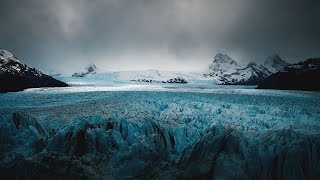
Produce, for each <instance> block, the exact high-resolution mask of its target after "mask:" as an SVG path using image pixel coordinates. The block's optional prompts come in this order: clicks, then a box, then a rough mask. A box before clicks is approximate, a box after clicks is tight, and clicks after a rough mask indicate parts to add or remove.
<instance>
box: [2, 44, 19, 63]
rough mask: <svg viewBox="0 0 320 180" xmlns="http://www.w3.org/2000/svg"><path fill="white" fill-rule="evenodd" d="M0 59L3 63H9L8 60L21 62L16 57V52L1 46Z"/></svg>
mask: <svg viewBox="0 0 320 180" xmlns="http://www.w3.org/2000/svg"><path fill="white" fill-rule="evenodd" d="M0 61H2V62H3V63H8V62H18V63H21V62H20V61H19V60H18V58H16V57H15V55H14V54H12V53H11V52H9V51H7V50H5V49H1V48H0Z"/></svg>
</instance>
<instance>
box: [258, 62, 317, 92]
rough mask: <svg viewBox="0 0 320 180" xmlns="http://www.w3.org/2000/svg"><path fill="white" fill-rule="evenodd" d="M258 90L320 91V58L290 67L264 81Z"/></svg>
mask: <svg viewBox="0 0 320 180" xmlns="http://www.w3.org/2000/svg"><path fill="white" fill-rule="evenodd" d="M258 89H282V90H304V91H320V58H311V59H307V60H305V61H303V62H299V63H297V64H292V65H289V66H287V67H285V68H284V69H283V70H282V71H280V72H277V73H275V74H273V75H271V76H269V77H268V78H266V79H265V80H264V81H262V82H261V83H260V84H259V85H258Z"/></svg>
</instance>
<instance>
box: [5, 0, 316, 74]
mask: <svg viewBox="0 0 320 180" xmlns="http://www.w3.org/2000/svg"><path fill="white" fill-rule="evenodd" d="M319 9H320V3H319V1H317V0H304V1H303V0H269V1H263V0H261V1H257V0H28V1H23V0H2V1H1V6H0V21H1V27H0V47H2V48H5V49H8V50H10V51H13V52H14V53H15V54H16V55H17V56H18V57H20V58H21V59H23V60H24V62H26V63H27V64H30V65H32V66H36V67H38V68H41V69H44V70H51V69H52V70H56V71H59V70H60V71H74V70H75V69H78V68H79V67H81V66H83V65H85V64H87V63H89V62H94V63H96V64H98V66H102V67H104V68H105V69H146V68H160V69H171V70H173V69H179V70H182V69H186V70H188V69H201V68H204V67H206V66H207V64H208V63H210V61H211V60H212V58H213V56H214V54H215V53H217V52H223V53H228V54H230V55H231V56H232V57H234V58H236V59H239V60H241V61H243V62H246V61H249V60H250V61H251V60H255V61H263V60H264V58H265V57H266V56H268V55H270V54H273V53H279V54H280V55H281V56H282V57H283V58H284V59H286V60H288V61H291V62H294V61H297V60H300V59H303V58H306V57H309V56H320V43H319V42H320V23H319V20H320V14H319ZM164 65H167V66H168V67H164Z"/></svg>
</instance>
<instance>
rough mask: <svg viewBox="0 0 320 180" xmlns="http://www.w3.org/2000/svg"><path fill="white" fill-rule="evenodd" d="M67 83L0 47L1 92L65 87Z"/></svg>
mask: <svg viewBox="0 0 320 180" xmlns="http://www.w3.org/2000/svg"><path fill="white" fill-rule="evenodd" d="M65 86H67V84H65V83H63V82H61V81H58V80H56V79H54V78H52V77H51V76H48V75H46V74H43V73H42V72H40V71H38V70H37V69H35V68H30V67H28V66H27V65H26V64H23V63H21V62H20V61H19V60H18V59H17V58H16V57H15V56H14V55H13V54H12V53H10V52H9V51H6V50H4V49H0V92H10V91H21V90H23V89H27V88H38V87H65Z"/></svg>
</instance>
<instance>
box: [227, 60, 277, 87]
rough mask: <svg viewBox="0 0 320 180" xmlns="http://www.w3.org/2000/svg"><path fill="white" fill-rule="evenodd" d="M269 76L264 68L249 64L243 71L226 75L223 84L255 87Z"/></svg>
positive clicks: (238, 70) (269, 73) (268, 72)
mask: <svg viewBox="0 0 320 180" xmlns="http://www.w3.org/2000/svg"><path fill="white" fill-rule="evenodd" d="M271 74H272V73H271V72H270V71H269V70H268V69H267V68H265V67H264V66H262V65H257V64H256V63H253V62H251V63H249V64H248V65H247V67H245V68H243V69H237V71H236V72H234V73H232V74H226V75H225V76H224V79H223V80H224V84H241V85H255V84H259V82H260V81H261V80H264V79H265V78H267V77H268V76H270V75H271Z"/></svg>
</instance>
